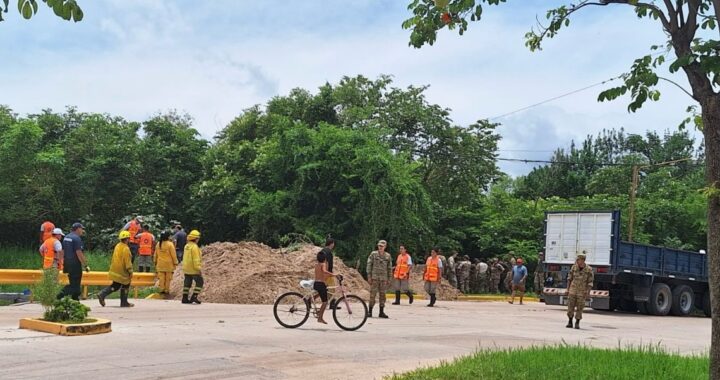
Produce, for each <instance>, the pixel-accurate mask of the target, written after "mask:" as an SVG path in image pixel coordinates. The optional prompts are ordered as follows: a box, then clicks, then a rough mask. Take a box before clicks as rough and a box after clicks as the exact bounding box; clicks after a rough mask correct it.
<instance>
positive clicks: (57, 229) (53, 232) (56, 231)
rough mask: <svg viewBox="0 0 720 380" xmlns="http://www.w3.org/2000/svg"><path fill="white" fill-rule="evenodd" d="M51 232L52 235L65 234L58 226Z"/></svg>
mask: <svg viewBox="0 0 720 380" xmlns="http://www.w3.org/2000/svg"><path fill="white" fill-rule="evenodd" d="M52 234H53V235H61V236H65V234H64V233H63V232H62V230H61V229H59V228H56V229H54V230H53V231H52Z"/></svg>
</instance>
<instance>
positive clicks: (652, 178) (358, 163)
mask: <svg viewBox="0 0 720 380" xmlns="http://www.w3.org/2000/svg"><path fill="white" fill-rule="evenodd" d="M424 91H425V87H408V88H396V87H393V85H392V81H391V80H390V78H388V77H380V78H378V79H376V80H369V79H367V78H364V77H353V78H348V77H346V78H343V79H342V80H341V81H340V82H339V83H338V84H335V85H330V84H326V85H324V86H322V87H320V88H319V90H318V91H316V92H314V93H311V92H310V91H307V90H303V89H296V90H293V91H291V92H290V93H289V94H288V95H285V96H278V97H275V98H273V99H271V100H270V101H268V102H267V104H265V105H264V106H255V107H252V108H250V109H247V110H244V111H243V112H241V113H240V115H239V116H238V117H237V118H236V119H235V120H233V121H232V122H231V123H230V124H229V125H227V126H226V127H225V128H224V129H223V130H221V131H220V132H219V133H218V134H217V135H216V136H215V138H214V140H213V141H212V142H208V141H205V140H203V139H202V138H201V137H200V135H199V134H198V132H197V131H196V130H195V129H193V127H192V119H191V118H190V117H187V116H183V115H178V114H175V113H168V114H161V115H157V116H155V117H153V118H151V119H149V120H147V121H145V122H143V123H136V122H129V121H126V120H124V119H123V118H121V117H116V116H111V115H101V114H88V113H82V112H80V111H78V110H75V109H72V108H70V109H68V110H66V111H65V112H64V113H55V112H52V111H50V110H46V111H43V112H42V113H40V114H37V115H27V116H25V117H19V116H17V115H15V114H14V113H13V112H12V110H11V109H10V108H7V107H2V108H0V136H1V137H2V139H1V141H2V142H1V143H0V159H1V160H2V161H3V165H2V166H0V207H2V209H3V210H4V212H3V213H1V214H0V227H1V228H2V230H3V231H4V232H5V233H4V234H3V236H2V237H0V242H1V243H2V244H5V245H25V246H27V245H28V244H29V243H28V242H33V241H35V239H36V236H37V231H36V230H37V229H38V227H39V225H40V223H41V222H42V220H44V219H46V218H47V219H50V220H53V221H55V222H56V224H57V225H59V226H61V227H64V228H67V226H68V225H69V224H70V223H72V222H73V221H75V220H81V221H83V222H84V223H85V224H86V225H87V226H88V227H89V228H88V237H87V241H88V244H89V245H90V247H91V248H95V249H100V250H102V249H107V247H108V246H109V244H110V243H111V242H112V241H113V240H114V236H115V233H116V231H117V230H118V229H119V228H120V227H121V226H122V225H123V223H124V221H125V220H127V218H128V217H129V215H131V214H133V213H139V214H142V215H148V216H149V217H148V220H150V221H151V224H153V225H154V226H155V227H156V228H157V227H166V226H168V225H169V224H170V222H171V221H173V220H178V221H182V222H183V223H184V224H185V225H186V226H187V227H190V228H198V229H200V230H202V231H203V234H204V241H205V242H209V241H216V240H242V239H252V240H259V241H263V242H265V243H268V244H270V245H274V246H278V245H284V244H288V243H291V242H292V241H293V240H297V239H308V240H311V241H314V242H315V243H319V242H321V241H322V240H323V239H324V237H325V236H326V235H327V234H332V236H334V237H335V238H336V239H338V241H339V244H338V253H339V254H340V255H341V256H344V257H345V258H353V259H354V258H360V257H362V256H363V255H367V253H368V252H369V250H370V249H371V248H372V247H373V245H374V242H375V241H376V240H377V239H379V238H384V239H387V240H388V241H390V243H391V247H393V251H394V249H395V248H396V246H397V244H400V243H404V244H406V245H408V246H409V247H410V248H411V250H412V252H417V253H420V252H427V250H428V249H429V248H430V247H431V246H432V245H434V244H438V245H440V246H441V247H443V248H444V249H446V250H450V249H457V250H460V251H461V252H463V253H465V254H469V255H471V256H475V257H488V256H494V255H498V254H502V253H505V252H507V251H508V250H514V251H516V252H517V253H520V254H521V255H522V256H524V257H526V258H528V259H531V260H532V259H533V258H534V255H535V253H536V252H537V250H538V249H540V246H541V244H542V219H543V213H544V211H545V210H562V209H565V210H567V209H603V210H607V209H615V208H619V209H623V210H627V206H628V195H627V194H628V189H629V187H630V180H631V171H632V165H633V164H654V163H659V162H663V161H667V160H673V159H678V158H685V157H692V158H693V160H692V161H687V162H682V163H679V164H677V165H673V166H658V167H651V168H647V169H644V170H643V178H642V180H641V182H640V183H641V186H640V188H639V192H638V201H637V215H638V223H637V226H636V231H637V232H636V240H638V241H641V242H648V243H653V244H665V245H670V246H674V247H683V248H689V249H700V248H704V246H705V243H704V241H705V237H704V234H705V232H706V222H705V200H704V198H703V195H702V194H701V193H700V192H698V191H697V190H698V189H700V188H702V187H703V167H702V164H703V151H702V148H701V147H700V149H697V147H698V145H699V144H698V142H695V141H693V139H692V138H690V137H689V135H688V133H687V132H683V131H677V132H673V133H666V134H665V135H658V134H657V133H655V132H650V133H648V134H647V135H645V136H637V135H627V134H626V133H624V132H623V131H622V130H618V131H616V130H610V131H608V132H605V133H603V134H601V135H600V136H597V137H588V139H587V140H586V141H583V142H582V143H581V144H579V145H578V146H575V145H573V146H572V147H571V148H570V149H569V150H568V151H564V150H558V151H557V152H556V153H555V154H554V155H553V157H552V161H553V163H552V164H550V165H547V166H541V167H538V168H535V169H534V170H533V171H532V172H530V173H529V174H528V175H527V176H523V177H520V178H515V179H513V178H509V177H508V176H506V175H504V174H503V173H501V172H499V170H498V168H497V165H496V157H497V153H496V152H497V143H498V141H499V139H500V137H499V136H498V134H497V133H496V132H495V125H493V124H490V123H487V122H485V121H478V122H477V123H475V124H473V125H470V126H462V127H461V126H457V125H455V124H453V122H452V120H451V119H450V111H449V110H448V109H446V108H443V107H442V106H440V105H436V104H431V103H429V102H428V101H427V100H426V99H425V97H424ZM626 216H627V213H625V216H624V222H625V223H626ZM361 262H362V260H361Z"/></svg>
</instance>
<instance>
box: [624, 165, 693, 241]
mask: <svg viewBox="0 0 720 380" xmlns="http://www.w3.org/2000/svg"><path fill="white" fill-rule="evenodd" d="M689 160H692V157H688V158H681V159H679V160H672V161H665V162H658V163H657V164H650V165H633V171H632V183H631V184H630V205H629V209H630V221H629V224H628V241H629V242H631V243H632V241H633V233H634V232H635V197H636V194H637V189H638V187H639V186H640V170H641V169H646V168H651V167H654V166H664V165H673V164H676V163H678V162H683V161H689Z"/></svg>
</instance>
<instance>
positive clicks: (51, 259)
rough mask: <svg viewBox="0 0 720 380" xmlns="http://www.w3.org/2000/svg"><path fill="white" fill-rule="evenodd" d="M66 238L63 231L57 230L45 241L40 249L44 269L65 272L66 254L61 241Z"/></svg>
mask: <svg viewBox="0 0 720 380" xmlns="http://www.w3.org/2000/svg"><path fill="white" fill-rule="evenodd" d="M63 237H65V234H64V233H63V231H62V230H61V229H59V228H55V229H53V231H52V235H51V236H50V237H49V238H48V239H47V240H45V241H44V242H43V243H42V245H41V246H40V249H38V251H39V252H40V257H42V261H43V264H42V267H43V269H50V268H56V269H57V270H59V271H62V270H63V262H64V259H65V258H64V257H63V256H64V253H63V248H62V243H61V242H60V239H62V238H63Z"/></svg>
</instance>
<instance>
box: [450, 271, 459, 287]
mask: <svg viewBox="0 0 720 380" xmlns="http://www.w3.org/2000/svg"><path fill="white" fill-rule="evenodd" d="M448 282H449V283H450V286H452V287H453V288H457V287H458V279H457V275H456V274H455V273H450V274H448Z"/></svg>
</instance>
